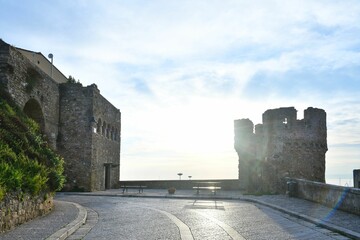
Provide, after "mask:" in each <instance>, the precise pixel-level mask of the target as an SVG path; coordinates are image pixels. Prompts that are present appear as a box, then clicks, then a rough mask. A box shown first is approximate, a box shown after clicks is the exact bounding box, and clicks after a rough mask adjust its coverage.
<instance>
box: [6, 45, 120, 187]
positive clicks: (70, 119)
mask: <svg viewBox="0 0 360 240" xmlns="http://www.w3.org/2000/svg"><path fill="white" fill-rule="evenodd" d="M0 87H3V88H5V89H6V91H8V92H9V93H10V95H11V96H12V98H13V99H14V101H15V102H16V103H17V105H18V106H19V107H20V108H21V109H23V111H24V112H25V113H26V114H27V115H28V116H29V117H31V118H33V119H34V120H35V121H36V122H38V123H39V125H40V127H41V130H42V132H43V133H44V134H45V135H46V137H47V139H48V143H49V144H50V145H51V146H52V147H53V149H54V150H56V151H57V152H58V153H59V154H60V155H61V156H63V157H64V160H65V174H66V178H67V183H66V188H67V190H70V189H75V190H84V191H96V190H104V189H106V188H115V187H116V186H117V183H118V181H119V165H120V136H121V135H120V132H121V124H120V121H121V114H120V110H119V109H117V108H115V107H114V106H113V105H112V104H111V103H110V102H109V101H107V100H106V99H105V98H104V97H103V96H102V95H101V94H100V91H99V90H98V89H97V87H96V85H95V84H93V85H90V86H87V87H83V86H82V85H81V84H78V83H67V78H66V77H65V76H64V75H63V74H62V73H61V72H60V71H59V70H58V69H57V68H56V67H55V66H53V65H52V64H51V63H50V62H49V61H48V60H47V58H46V57H44V56H43V55H42V54H41V53H39V52H33V51H29V50H25V49H19V48H15V47H12V46H10V45H9V44H7V43H5V42H4V41H2V40H1V39H0Z"/></svg>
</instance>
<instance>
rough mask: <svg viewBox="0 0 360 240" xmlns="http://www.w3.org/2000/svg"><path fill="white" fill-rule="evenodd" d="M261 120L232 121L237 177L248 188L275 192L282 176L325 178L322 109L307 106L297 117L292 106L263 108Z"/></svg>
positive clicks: (322, 179) (323, 116) (325, 144)
mask: <svg viewBox="0 0 360 240" xmlns="http://www.w3.org/2000/svg"><path fill="white" fill-rule="evenodd" d="M262 121H263V123H262V124H257V125H256V126H255V132H254V124H253V123H252V121H251V120H249V119H239V120H235V121H234V132H235V138H234V140H235V141H234V147H235V150H236V152H237V154H238V157H239V180H240V184H241V186H242V187H243V188H246V189H248V190H249V191H270V192H277V191H280V190H282V189H284V185H283V183H284V181H282V179H283V178H284V177H294V178H303V179H307V180H312V181H318V182H325V153H326V152H327V140H326V139H327V131H326V112H325V111H324V110H322V109H317V108H312V107H309V108H307V109H306V110H305V111H304V119H301V120H298V119H297V110H296V109H295V108H294V107H287V108H278V109H271V110H267V111H266V112H264V113H263V115H262Z"/></svg>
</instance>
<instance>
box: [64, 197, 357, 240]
mask: <svg viewBox="0 0 360 240" xmlns="http://www.w3.org/2000/svg"><path fill="white" fill-rule="evenodd" d="M65 195H78V196H79V195H80V196H102V197H132V198H166V199H204V200H240V201H246V202H253V203H258V204H261V205H264V206H266V207H269V208H272V209H275V210H277V211H279V212H282V213H286V214H289V215H290V216H293V217H296V218H299V219H302V220H305V221H307V222H310V223H313V224H315V225H317V226H320V227H322V228H325V229H328V230H330V231H333V232H337V233H339V234H341V235H344V236H346V237H349V238H352V239H360V233H358V232H354V231H352V230H349V229H346V228H343V227H340V226H337V225H334V224H332V223H327V222H324V221H322V220H320V219H317V218H313V217H310V216H307V215H304V214H301V213H297V212H293V211H290V210H287V209H285V208H282V207H279V206H276V205H273V204H269V203H266V202H263V201H260V200H257V199H253V198H248V197H221V196H216V197H201V196H200V197H192V196H170V195H165V196H161V195H158V196H154V195H153V196H151V195H147V196H146V195H137V194H136V195H135V194H134V195H131V194H129V195H117V194H91V193H90V194H81V193H66V194H65Z"/></svg>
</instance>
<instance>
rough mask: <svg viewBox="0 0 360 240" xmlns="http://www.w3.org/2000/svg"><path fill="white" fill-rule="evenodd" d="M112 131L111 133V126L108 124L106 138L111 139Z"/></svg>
mask: <svg viewBox="0 0 360 240" xmlns="http://www.w3.org/2000/svg"><path fill="white" fill-rule="evenodd" d="M110 131H111V128H110V124H108V125H107V128H106V137H107V138H110Z"/></svg>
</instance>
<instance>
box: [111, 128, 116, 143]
mask: <svg viewBox="0 0 360 240" xmlns="http://www.w3.org/2000/svg"><path fill="white" fill-rule="evenodd" d="M111 140H115V131H114V127H111Z"/></svg>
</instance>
